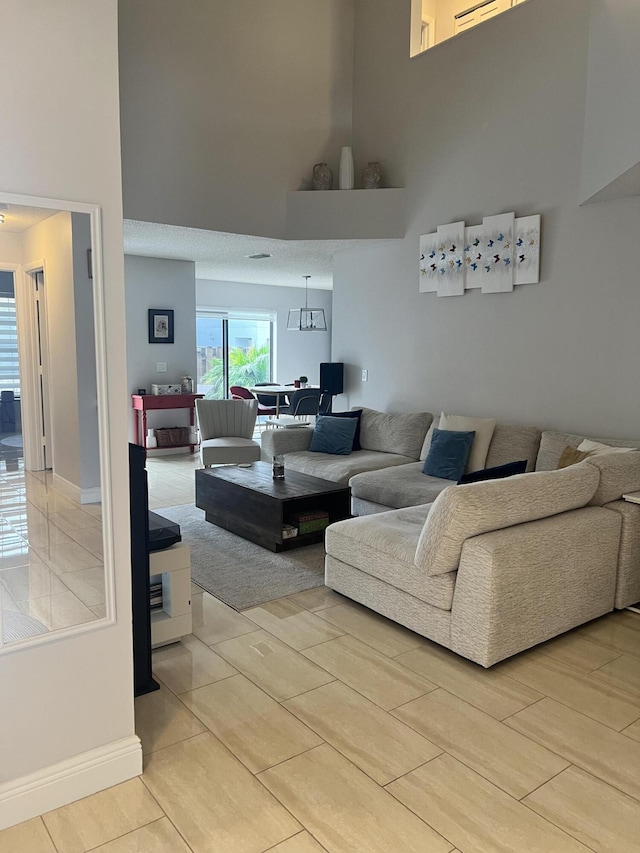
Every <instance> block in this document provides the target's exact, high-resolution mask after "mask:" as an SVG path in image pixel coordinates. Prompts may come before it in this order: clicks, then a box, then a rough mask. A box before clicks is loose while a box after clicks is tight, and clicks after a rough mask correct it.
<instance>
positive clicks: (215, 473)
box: [196, 460, 351, 551]
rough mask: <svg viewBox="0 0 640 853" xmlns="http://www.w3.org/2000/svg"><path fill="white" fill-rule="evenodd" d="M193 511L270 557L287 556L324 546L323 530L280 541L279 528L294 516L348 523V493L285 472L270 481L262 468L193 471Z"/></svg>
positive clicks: (268, 468)
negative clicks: (317, 514)
mask: <svg viewBox="0 0 640 853" xmlns="http://www.w3.org/2000/svg"><path fill="white" fill-rule="evenodd" d="M285 464H286V460H285ZM196 506H197V507H199V508H200V509H203V510H204V512H205V518H206V519H207V521H210V522H211V523H212V524H217V525H218V527H224V529H225V530H230V531H231V532H232V533H236V534H237V535H238V536H242V537H243V539H249V540H250V541H251V542H255V543H256V544H257V545H262V547H263V548H268V549H269V550H270V551H288V550H289V549H291V548H300V547H302V546H303V545H312V544H314V543H315V542H322V541H324V530H317V531H314V532H313V533H305V534H302V535H300V534H298V536H294V537H292V538H291V539H283V538H282V526H283V524H287V523H290V519H291V517H292V515H293V514H294V513H299V512H309V511H311V510H324V511H326V512H328V513H329V523H332V522H334V521H341V520H342V519H343V518H350V517H351V489H350V488H349V486H341V485H340V484H339V483H331V482H330V481H329V480H321V479H319V478H318V477H309V476H307V474H298V473H297V472H296V471H287V470H286V469H285V479H284V480H274V479H273V476H272V471H271V465H268V464H267V463H266V462H254V463H252V465H251V466H250V467H247V468H239V467H235V466H233V465H221V466H220V467H218V468H202V469H199V470H197V471H196Z"/></svg>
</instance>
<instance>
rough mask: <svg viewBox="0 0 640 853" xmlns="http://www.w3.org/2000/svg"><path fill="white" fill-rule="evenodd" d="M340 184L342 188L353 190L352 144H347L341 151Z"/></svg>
mask: <svg viewBox="0 0 640 853" xmlns="http://www.w3.org/2000/svg"><path fill="white" fill-rule="evenodd" d="M339 186H340V189H341V190H352V189H353V186H354V178H353V152H352V151H351V146H349V145H345V146H344V148H343V149H342V150H341V152H340V180H339Z"/></svg>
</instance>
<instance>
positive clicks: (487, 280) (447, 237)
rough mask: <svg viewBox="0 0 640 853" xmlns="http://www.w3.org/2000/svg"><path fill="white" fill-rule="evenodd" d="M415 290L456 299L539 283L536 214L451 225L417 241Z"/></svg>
mask: <svg viewBox="0 0 640 853" xmlns="http://www.w3.org/2000/svg"><path fill="white" fill-rule="evenodd" d="M419 269H420V288H419V289H420V292H421V293H437V294H438V296H461V295H463V294H464V291H465V290H472V289H480V290H482V292H483V293H506V292H508V291H511V290H513V288H514V285H517V284H535V283H537V282H538V281H539V280H540V215H539V214H537V215H535V216H523V217H521V218H519V219H517V218H516V216H515V214H514V213H500V214H497V215H495V216H485V217H484V219H483V221H482V224H481V225H469V226H467V227H465V223H464V222H453V223H451V224H450V225H439V226H438V230H437V232H436V233H433V234H424V235H423V236H421V237H420V266H419Z"/></svg>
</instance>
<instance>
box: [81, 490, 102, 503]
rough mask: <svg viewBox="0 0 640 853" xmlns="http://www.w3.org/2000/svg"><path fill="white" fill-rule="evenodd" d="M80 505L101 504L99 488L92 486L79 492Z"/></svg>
mask: <svg viewBox="0 0 640 853" xmlns="http://www.w3.org/2000/svg"><path fill="white" fill-rule="evenodd" d="M80 503H81V504H99V503H102V489H101V488H100V486H93V487H92V488H90V489H82V491H81V492H80Z"/></svg>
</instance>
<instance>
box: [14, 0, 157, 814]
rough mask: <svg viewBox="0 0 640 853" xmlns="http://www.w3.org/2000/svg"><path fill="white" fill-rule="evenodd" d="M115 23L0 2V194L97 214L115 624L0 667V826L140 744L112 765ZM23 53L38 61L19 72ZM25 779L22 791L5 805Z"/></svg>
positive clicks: (109, 7) (122, 653) (108, 1)
mask: <svg viewBox="0 0 640 853" xmlns="http://www.w3.org/2000/svg"><path fill="white" fill-rule="evenodd" d="M116 12H117V9H116V2H115V0H102V2H100V3H87V2H86V0H56V2H55V3H51V2H49V0H5V2H4V3H3V9H2V35H3V62H4V63H5V64H6V67H7V68H14V69H20V72H19V85H17V82H16V75H15V74H4V75H2V76H0V112H1V113H2V115H3V116H5V117H8V118H10V120H7V121H5V122H4V123H3V130H2V157H1V158H0V187H1V188H2V190H3V191H6V192H15V193H25V194H29V195H36V196H48V197H51V198H61V199H69V200H76V201H87V202H93V203H97V204H99V205H101V207H102V213H103V229H102V236H103V241H104V274H105V283H106V321H107V329H108V331H107V341H106V346H107V355H108V359H107V360H108V365H107V372H108V417H109V436H108V441H109V458H110V461H109V467H110V471H111V478H112V481H113V484H114V496H113V498H114V499H113V506H112V512H113V518H114V524H115V530H116V536H115V538H114V546H115V569H116V571H115V590H116V606H117V623H116V624H114V625H110V626H103V627H101V628H100V629H99V630H96V631H92V632H88V633H84V634H82V635H81V636H78V637H67V638H61V639H58V640H55V641H52V642H48V643H45V644H43V645H40V646H37V647H33V648H27V649H22V650H20V649H16V650H15V651H12V652H10V653H8V654H4V655H2V656H1V657H0V684H1V685H2V696H3V701H1V702H0V826H3V825H6V824H7V823H10V822H14V821H20V820H23V819H24V818H25V817H27V816H29V811H30V807H31V808H38V810H46V809H48V808H53V807H54V806H55V805H59V804H60V803H61V802H64V801H65V800H68V799H70V798H76V797H79V796H84V795H86V794H89V793H91V792H92V790H95V789H96V786H97V787H100V786H102V787H104V786H105V785H107V784H115V782H117V781H120V780H121V779H122V778H125V777H127V776H131V775H134V774H135V773H136V772H140V771H141V767H142V763H141V755H140V750H139V744H138V746H137V748H136V749H135V751H134V752H133V753H132V755H133V759H131V760H127V761H122V760H120V758H119V757H118V758H116V750H117V747H118V746H119V747H123V745H130V744H134V743H136V741H135V739H134V738H133V732H134V717H133V695H132V693H133V691H132V681H133V674H132V661H131V657H132V656H131V596H130V556H129V513H128V508H129V501H128V487H127V482H128V454H127V422H128V417H129V408H128V405H127V404H128V397H127V387H126V356H125V346H124V341H123V334H122V330H123V329H124V272H123V254H122V208H121V190H120V187H121V179H120V166H119V148H120V144H119V135H118V78H117V71H118V68H117V51H116V38H117V28H116ZM26 53H28V55H29V56H31V57H33V56H37V57H39V60H40V61H38V62H31V61H25V56H26ZM94 750H99V751H100V755H101V756H103V757H104V755H105V754H109V755H111V757H112V758H113V761H112V762H111V763H110V764H109V767H106V766H104V765H102V764H101V765H100V767H101V768H103V769H104V773H103V774H102V775H101V774H100V773H99V772H98V771H97V768H96V767H95V766H94V767H93V768H86V767H85V768H84V769H83V770H82V772H79V773H78V774H77V775H75V776H73V777H72V776H69V775H67V776H66V777H65V778H64V779H62V780H59V779H56V778H51V779H49V782H50V784H49V785H48V786H46V787H38V784H39V783H40V782H43V780H45V779H47V778H48V777H47V774H48V773H49V771H53V770H55V769H57V768H60V767H61V766H64V767H67V765H62V764H61V763H62V762H65V761H68V760H72V759H74V758H78V757H79V756H81V755H84V754H86V753H88V752H91V753H92V754H93V755H95V753H94V752H92V751H94ZM118 755H119V753H118ZM98 763H99V762H98ZM33 773H35V774H37V779H36V781H35V782H34V787H32V788H30V789H29V790H28V791H27V792H25V793H24V794H23V796H20V797H13V798H11V795H12V793H15V787H16V786H17V785H18V784H20V780H21V779H24V777H25V776H26V775H27V774H33ZM40 794H42V797H41V798H40V799H39V797H40ZM31 813H33V812H31Z"/></svg>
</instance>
